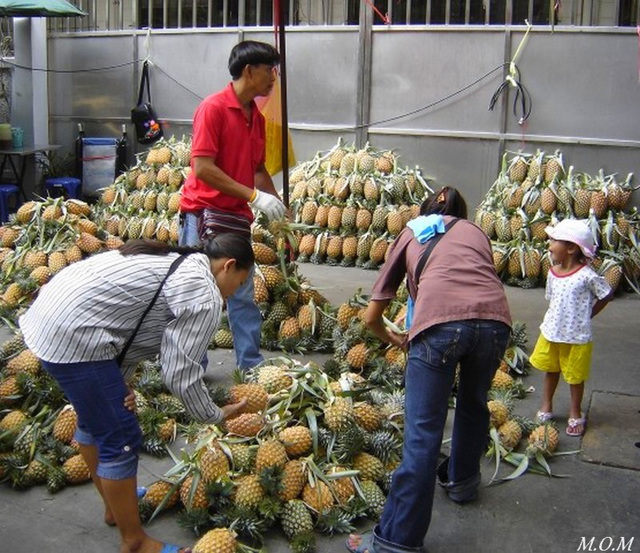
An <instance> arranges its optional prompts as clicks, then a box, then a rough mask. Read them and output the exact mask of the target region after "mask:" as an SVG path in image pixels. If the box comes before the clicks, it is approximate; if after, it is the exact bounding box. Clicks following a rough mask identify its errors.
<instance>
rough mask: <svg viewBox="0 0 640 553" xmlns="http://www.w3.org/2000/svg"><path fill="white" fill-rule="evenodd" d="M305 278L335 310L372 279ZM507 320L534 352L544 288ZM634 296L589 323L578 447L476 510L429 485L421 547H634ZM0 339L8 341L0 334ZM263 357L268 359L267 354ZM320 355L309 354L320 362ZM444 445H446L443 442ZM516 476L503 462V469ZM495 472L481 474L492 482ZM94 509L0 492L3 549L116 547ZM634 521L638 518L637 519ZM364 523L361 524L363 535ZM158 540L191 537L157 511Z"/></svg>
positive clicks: (490, 493) (492, 490) (269, 546)
mask: <svg viewBox="0 0 640 553" xmlns="http://www.w3.org/2000/svg"><path fill="white" fill-rule="evenodd" d="M300 270H301V273H302V274H304V275H306V276H308V277H309V278H310V280H311V282H312V284H313V285H314V286H315V287H316V288H319V289H321V290H322V291H323V293H324V294H325V295H326V296H327V297H328V298H329V299H330V300H331V302H332V303H334V304H338V303H340V302H342V301H344V300H345V299H347V298H348V297H350V296H351V295H352V294H353V292H354V291H355V290H356V289H357V288H359V287H361V288H362V289H363V292H364V293H367V292H368V291H369V290H370V288H371V284H372V283H373V281H374V279H375V277H376V274H377V273H375V272H368V271H362V270H359V269H343V268H329V267H325V266H313V265H301V266H300ZM507 294H508V297H509V302H510V305H511V310H512V315H513V317H514V319H517V320H521V321H524V322H525V323H527V328H528V331H529V337H530V338H529V343H530V346H531V347H533V344H534V343H535V339H536V338H537V334H538V330H537V329H538V325H539V324H540V322H541V320H542V316H543V314H544V311H545V309H546V305H547V304H546V301H545V299H544V293H543V290H542V289H535V290H519V289H514V288H508V289H507ZM638 328H640V301H639V300H638V298H637V297H635V296H630V295H624V296H621V297H619V298H617V299H616V300H615V301H614V302H613V303H612V304H611V305H609V306H608V307H607V308H606V309H605V311H604V312H603V313H602V314H600V315H599V316H598V317H597V318H596V319H595V320H594V331H595V348H594V360H593V366H592V377H591V379H590V380H589V381H588V383H587V386H586V390H585V399H584V404H583V405H584V409H585V411H587V415H588V416H589V427H588V430H587V434H586V436H585V438H584V439H583V440H582V446H583V451H582V452H581V453H576V454H572V455H567V456H561V457H556V458H554V459H552V460H551V461H550V464H551V468H552V470H553V473H554V474H557V475H563V476H566V478H549V477H545V476H539V475H534V474H525V475H524V476H522V477H520V478H518V479H516V480H514V481H510V482H507V483H503V484H500V485H492V486H490V487H486V488H484V489H483V490H482V491H481V499H480V501H478V502H477V503H474V504H470V505H465V506H458V505H456V504H454V503H452V502H451V501H449V500H448V499H447V498H446V497H445V496H444V494H442V493H439V492H440V490H436V497H435V502H434V509H433V519H432V522H431V526H430V528H429V532H428V534H427V537H426V540H425V546H426V547H427V549H428V551H429V552H430V553H454V552H455V553H457V552H465V553H493V552H495V551H500V552H503V551H504V552H514V551H518V552H532V553H564V552H573V551H640V531H639V530H638V528H640V524H639V523H638V521H639V520H640V449H638V448H637V447H636V446H635V443H636V442H640V370H639V368H638V357H636V356H637V355H639V354H640V348H639V347H638ZM0 338H2V339H4V336H0ZM266 355H270V356H273V354H272V353H269V352H266ZM324 358H326V356H319V355H310V356H309V357H308V358H307V359H318V360H322V359H324ZM210 359H211V363H210V365H209V367H210V369H209V371H210V378H211V379H212V380H214V381H216V382H219V383H225V384H226V383H228V382H230V376H231V372H232V370H233V366H234V365H233V357H232V355H231V354H230V352H228V351H213V352H210ZM524 382H525V386H526V387H531V391H530V393H529V394H528V395H527V397H526V398H525V399H524V400H521V401H518V402H517V411H518V412H519V413H520V414H523V415H528V416H533V415H534V414H535V412H536V410H537V407H538V403H539V399H540V393H541V384H542V377H541V375H540V374H537V373H536V372H535V371H532V373H531V374H530V375H529V376H527V377H525V379H524ZM568 406H569V399H568V386H567V385H566V384H564V383H561V384H560V386H559V389H558V392H557V394H556V401H555V405H554V410H555V412H556V414H557V416H558V419H559V424H560V428H561V430H562V429H564V423H566V416H567V412H568ZM580 447H581V441H580V440H579V439H576V438H569V437H567V436H566V435H565V434H564V432H561V436H560V445H559V448H558V449H559V450H560V451H565V452H568V451H577V450H579V449H580ZM445 448H446V446H445ZM171 466H172V462H171V461H170V460H169V459H164V460H157V459H154V458H151V457H148V456H144V457H143V458H142V460H141V463H140V470H139V479H140V483H141V484H147V483H149V482H151V481H152V480H154V479H155V478H156V477H157V476H159V475H161V474H163V473H164V472H165V471H166V470H168V469H169V468H170V467H171ZM510 472H511V468H510V467H509V466H504V467H502V469H501V472H500V474H501V475H502V476H506V475H507V474H509V473H510ZM492 473H493V466H492V464H491V461H489V460H488V461H487V462H486V465H485V466H484V467H483V475H484V478H483V480H484V482H485V483H487V482H488V480H489V478H490V476H491V474H492ZM102 515H103V513H102V509H101V503H100V501H99V499H98V497H97V495H96V493H95V492H94V490H93V488H92V486H91V485H89V484H87V485H83V486H78V487H69V488H66V489H64V490H63V491H61V492H60V493H58V494H56V495H49V494H48V493H47V491H46V489H45V488H44V487H42V486H40V487H37V488H33V489H31V490H28V491H15V490H13V489H11V488H9V487H8V486H6V485H5V486H2V487H0V551H3V552H4V551H6V552H7V553H8V552H11V553H27V552H33V551H39V552H45V553H48V552H59V551H82V552H83V553H111V552H114V553H115V552H117V551H118V535H117V530H115V529H113V528H110V527H107V526H106V525H105V524H103V522H102ZM634 521H635V522H634ZM370 526H371V523H368V522H367V523H364V524H363V525H362V529H367V528H369V527H370ZM148 531H149V533H151V534H152V535H153V536H155V537H157V538H159V539H163V540H167V541H170V542H172V543H179V544H184V545H190V544H193V543H194V541H195V537H194V535H193V533H192V532H190V531H189V530H186V529H183V528H180V527H179V526H178V524H177V521H176V517H175V515H164V516H161V517H159V518H158V519H156V520H155V521H154V522H153V523H151V524H150V525H149V528H148ZM344 539H345V537H344V536H342V535H338V536H334V537H332V538H330V537H327V536H318V546H317V552H318V553H334V552H342V551H346V550H345V548H344ZM265 550H266V551H267V552H269V553H284V552H285V551H289V549H288V545H287V542H286V540H285V539H284V537H283V536H282V534H281V532H280V531H279V530H273V531H272V532H271V533H270V534H269V535H268V536H267V541H266V544H265Z"/></svg>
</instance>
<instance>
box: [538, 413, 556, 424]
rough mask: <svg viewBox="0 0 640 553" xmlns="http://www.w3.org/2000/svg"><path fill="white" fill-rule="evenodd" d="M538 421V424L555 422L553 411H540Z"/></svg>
mask: <svg viewBox="0 0 640 553" xmlns="http://www.w3.org/2000/svg"><path fill="white" fill-rule="evenodd" d="M536 420H537V421H538V422H549V421H551V420H553V413H552V412H551V411H538V412H537V413H536Z"/></svg>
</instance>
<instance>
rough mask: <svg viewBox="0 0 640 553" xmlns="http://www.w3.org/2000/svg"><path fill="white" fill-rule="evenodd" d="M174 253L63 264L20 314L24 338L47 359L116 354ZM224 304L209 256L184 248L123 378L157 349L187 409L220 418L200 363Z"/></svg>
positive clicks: (112, 255)
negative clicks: (186, 252) (182, 258)
mask: <svg viewBox="0 0 640 553" xmlns="http://www.w3.org/2000/svg"><path fill="white" fill-rule="evenodd" d="M177 257H178V254H175V253H171V254H168V255H166V256H164V255H130V256H123V255H121V254H120V253H119V252H117V251H112V252H105V253H102V254H98V255H95V256H93V257H89V258H87V259H85V260H83V261H80V262H78V263H74V264H73V265H70V266H69V267H66V268H65V269H63V270H62V271H61V272H60V273H58V274H57V275H56V276H55V277H54V278H53V279H51V281H50V282H49V283H47V285H46V286H44V287H43V288H42V289H41V291H40V294H39V295H38V298H37V299H36V300H35V302H34V303H33V304H32V306H31V307H30V308H29V310H28V311H27V312H26V313H25V314H24V315H22V316H21V317H20V328H21V330H22V332H23V334H24V339H25V342H26V344H27V345H28V346H29V348H30V349H31V350H32V351H33V352H34V353H35V354H36V355H37V356H38V357H39V358H40V359H43V360H44V361H48V362H50V363H77V362H83V361H105V360H109V359H116V358H117V356H118V354H119V352H120V351H122V349H123V348H124V345H125V343H126V342H127V340H128V339H129V337H130V336H131V335H132V334H133V331H134V329H135V327H136V325H137V324H138V321H139V320H140V317H141V316H142V314H143V312H144V310H145V309H146V308H147V306H148V305H149V303H150V302H151V299H152V298H153V296H154V294H155V293H156V291H157V289H158V287H159V286H160V282H161V281H162V279H163V278H164V277H165V275H166V274H167V272H168V270H169V266H170V265H171V263H172V262H173V261H174V260H175V259H176V258H177ZM222 306H223V299H222V296H221V294H220V291H219V289H218V286H217V284H216V282H215V279H214V278H213V275H212V274H211V266H210V262H209V259H208V258H207V256H205V255H204V254H191V255H189V256H188V257H187V259H185V261H184V262H183V263H182V264H181V265H180V266H179V267H178V268H177V269H176V271H175V272H174V273H173V274H172V275H171V276H170V277H169V278H168V279H167V282H166V283H165V285H164V287H163V291H162V292H161V293H160V295H159V296H158V299H157V301H156V303H155V305H154V306H153V308H152V309H151V311H149V313H148V314H147V316H146V317H145V319H144V322H143V323H142V326H141V327H140V330H139V331H138V333H137V335H136V337H135V339H134V341H133V342H132V344H131V346H130V348H129V350H128V352H127V356H126V358H125V360H124V362H123V372H124V375H125V378H126V377H127V376H130V375H131V373H132V372H133V369H134V368H135V365H136V363H138V362H139V361H141V360H142V359H145V358H148V357H151V356H154V355H156V354H157V353H158V352H160V361H161V364H162V376H163V381H164V383H165V385H166V386H167V388H169V390H170V391H171V393H173V394H174V395H176V396H177V397H178V398H180V400H182V402H183V403H184V405H185V408H186V409H187V411H189V413H190V414H191V415H192V416H193V417H194V418H195V419H197V420H198V421H201V422H211V423H215V422H219V421H220V420H222V416H223V413H222V411H221V410H220V408H219V407H217V406H216V405H215V404H214V403H213V402H212V401H211V397H210V396H209V393H208V391H207V389H206V387H205V384H204V382H203V380H202V377H203V375H204V372H205V371H204V369H203V368H202V365H201V361H202V359H203V357H204V355H205V354H206V351H207V347H208V345H209V342H210V340H211V336H212V335H213V333H214V331H215V329H216V328H217V326H218V324H219V322H220V315H221V312H222Z"/></svg>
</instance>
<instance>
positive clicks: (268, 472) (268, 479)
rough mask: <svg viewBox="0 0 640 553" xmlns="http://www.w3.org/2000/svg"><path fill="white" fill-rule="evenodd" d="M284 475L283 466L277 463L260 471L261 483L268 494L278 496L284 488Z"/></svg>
mask: <svg viewBox="0 0 640 553" xmlns="http://www.w3.org/2000/svg"><path fill="white" fill-rule="evenodd" d="M282 476H283V469H282V467H280V466H276V465H274V466H271V467H265V468H263V469H262V470H261V471H260V474H259V478H260V485H261V486H262V488H263V489H264V491H265V493H266V494H267V495H268V496H271V497H276V498H277V497H278V494H279V493H280V492H281V491H282V490H283V484H282Z"/></svg>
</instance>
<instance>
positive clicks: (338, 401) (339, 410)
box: [324, 397, 354, 432]
mask: <svg viewBox="0 0 640 553" xmlns="http://www.w3.org/2000/svg"><path fill="white" fill-rule="evenodd" d="M324 422H325V424H326V425H327V426H328V427H329V429H331V430H333V431H334V432H342V431H344V430H346V429H347V428H349V427H350V426H351V425H352V424H353V422H354V414H353V406H352V404H351V400H350V399H347V398H343V397H336V398H334V399H333V401H332V402H330V403H329V404H328V405H326V406H325V408H324Z"/></svg>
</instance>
